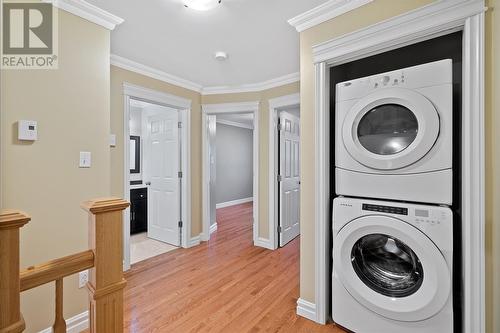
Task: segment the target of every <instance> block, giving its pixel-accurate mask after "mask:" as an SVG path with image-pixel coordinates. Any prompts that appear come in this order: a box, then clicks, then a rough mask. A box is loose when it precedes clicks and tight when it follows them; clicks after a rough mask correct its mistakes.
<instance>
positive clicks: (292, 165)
mask: <svg viewBox="0 0 500 333" xmlns="http://www.w3.org/2000/svg"><path fill="white" fill-rule="evenodd" d="M280 124H281V130H280V132H279V133H280V176H281V181H280V182H279V189H280V191H279V197H280V202H279V205H280V219H279V222H280V227H281V228H280V230H281V233H280V246H284V245H286V244H287V243H288V242H290V241H291V240H292V239H294V238H295V237H297V236H298V235H299V234H300V211H299V206H300V156H299V152H300V120H299V118H298V117H295V116H293V115H291V114H290V113H287V112H281V113H280Z"/></svg>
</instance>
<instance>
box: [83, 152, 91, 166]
mask: <svg viewBox="0 0 500 333" xmlns="http://www.w3.org/2000/svg"><path fill="white" fill-rule="evenodd" d="M91 165H92V154H91V153H90V152H89V151H81V152H80V168H90V166H91Z"/></svg>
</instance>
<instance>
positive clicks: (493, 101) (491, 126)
mask: <svg viewBox="0 0 500 333" xmlns="http://www.w3.org/2000/svg"><path fill="white" fill-rule="evenodd" d="M487 4H488V7H490V10H488V12H487V13H486V29H485V33H486V36H485V37H486V64H485V73H486V100H485V107H486V119H485V122H486V328H487V332H491V333H493V332H500V175H499V173H500V144H499V143H500V131H499V130H498V128H499V127H500V114H499V108H500V94H499V93H498V89H500V62H499V59H500V12H499V11H500V0H489V1H487Z"/></svg>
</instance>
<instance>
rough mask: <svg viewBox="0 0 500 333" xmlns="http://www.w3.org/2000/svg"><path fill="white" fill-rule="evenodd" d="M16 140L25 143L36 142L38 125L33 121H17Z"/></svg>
mask: <svg viewBox="0 0 500 333" xmlns="http://www.w3.org/2000/svg"><path fill="white" fill-rule="evenodd" d="M17 138H18V139H19V140H25V141H36V140H37V139H38V125H37V123H36V121H34V120H19V122H18V128H17Z"/></svg>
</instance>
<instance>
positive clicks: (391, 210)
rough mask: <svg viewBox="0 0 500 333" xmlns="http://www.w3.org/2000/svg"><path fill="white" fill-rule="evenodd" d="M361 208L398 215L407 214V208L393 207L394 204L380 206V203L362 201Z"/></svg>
mask: <svg viewBox="0 0 500 333" xmlns="http://www.w3.org/2000/svg"><path fill="white" fill-rule="evenodd" d="M362 209H363V210H368V211H371V212H380V213H388V214H398V215H408V208H402V207H394V206H382V205H372V204H366V203H364V204H363V205H362Z"/></svg>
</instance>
